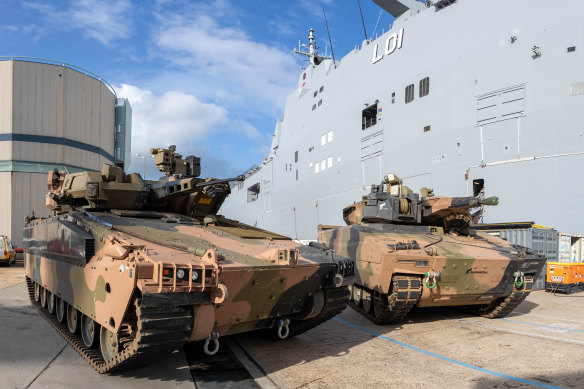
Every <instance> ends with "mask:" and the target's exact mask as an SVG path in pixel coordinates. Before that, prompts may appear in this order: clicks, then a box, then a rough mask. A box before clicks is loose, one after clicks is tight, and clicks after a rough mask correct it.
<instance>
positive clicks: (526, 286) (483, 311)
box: [467, 276, 533, 319]
mask: <svg viewBox="0 0 584 389" xmlns="http://www.w3.org/2000/svg"><path fill="white" fill-rule="evenodd" d="M532 288H533V277H527V276H526V277H525V278H524V282H523V285H522V286H521V288H520V289H518V288H517V287H516V286H515V285H514V286H513V291H512V292H511V294H510V295H509V296H507V297H502V298H499V299H497V300H495V301H493V302H492V303H491V304H489V305H471V306H469V307H467V308H468V309H469V310H470V311H471V312H473V313H476V314H478V315H481V316H483V317H487V318H489V319H498V318H500V317H505V316H507V315H508V314H510V313H511V312H512V311H513V310H514V309H515V308H516V307H517V306H518V305H519V304H521V303H522V302H523V300H525V298H526V297H527V296H528V295H529V293H531V289H532Z"/></svg>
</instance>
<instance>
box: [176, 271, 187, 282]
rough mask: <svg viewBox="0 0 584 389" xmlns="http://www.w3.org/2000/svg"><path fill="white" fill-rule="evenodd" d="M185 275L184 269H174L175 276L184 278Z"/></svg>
mask: <svg viewBox="0 0 584 389" xmlns="http://www.w3.org/2000/svg"><path fill="white" fill-rule="evenodd" d="M184 276H185V271H184V270H183V269H178V270H177V271H176V278H180V279H181V280H182V279H183V278H184Z"/></svg>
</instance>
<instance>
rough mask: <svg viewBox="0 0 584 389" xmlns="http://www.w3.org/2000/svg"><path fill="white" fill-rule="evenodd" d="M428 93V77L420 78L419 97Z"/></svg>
mask: <svg viewBox="0 0 584 389" xmlns="http://www.w3.org/2000/svg"><path fill="white" fill-rule="evenodd" d="M428 93H430V77H426V78H424V79H422V80H420V97H424V96H428ZM412 99H413V97H412Z"/></svg>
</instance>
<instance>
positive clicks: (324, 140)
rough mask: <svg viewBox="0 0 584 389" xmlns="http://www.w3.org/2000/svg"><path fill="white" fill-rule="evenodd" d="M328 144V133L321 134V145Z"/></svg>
mask: <svg viewBox="0 0 584 389" xmlns="http://www.w3.org/2000/svg"><path fill="white" fill-rule="evenodd" d="M325 144H326V135H321V136H320V145H321V146H324V145H325Z"/></svg>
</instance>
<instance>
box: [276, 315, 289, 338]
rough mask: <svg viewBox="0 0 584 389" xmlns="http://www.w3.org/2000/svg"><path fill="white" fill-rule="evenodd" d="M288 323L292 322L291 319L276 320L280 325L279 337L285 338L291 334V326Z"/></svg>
mask: <svg viewBox="0 0 584 389" xmlns="http://www.w3.org/2000/svg"><path fill="white" fill-rule="evenodd" d="M288 324H290V319H280V320H278V321H277V322H276V325H277V326H278V330H277V332H276V334H277V335H278V338H280V339H282V340H284V339H286V338H287V337H288V335H290V327H288Z"/></svg>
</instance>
